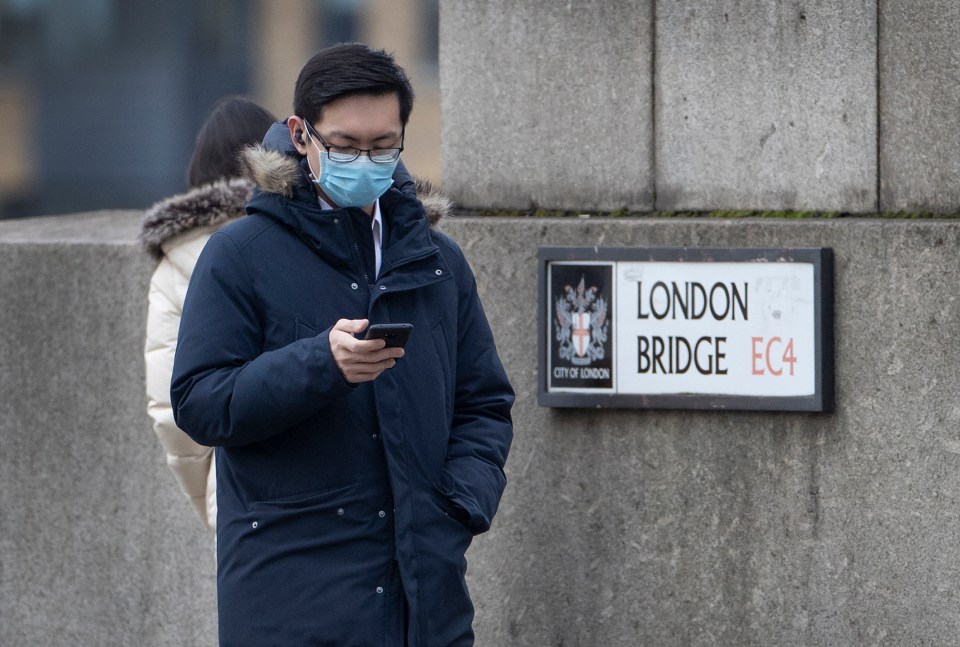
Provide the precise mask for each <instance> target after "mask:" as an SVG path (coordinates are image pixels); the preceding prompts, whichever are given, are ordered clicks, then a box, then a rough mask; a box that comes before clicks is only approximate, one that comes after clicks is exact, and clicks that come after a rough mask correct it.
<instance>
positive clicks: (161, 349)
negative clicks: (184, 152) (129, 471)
mask: <svg viewBox="0 0 960 647" xmlns="http://www.w3.org/2000/svg"><path fill="white" fill-rule="evenodd" d="M186 281H187V277H185V276H183V274H182V273H181V272H178V271H177V270H176V269H175V268H174V266H173V264H172V263H170V262H169V261H168V260H166V259H164V260H162V261H160V264H159V265H158V266H157V269H156V270H155V271H154V273H153V276H152V278H151V279H150V291H149V295H148V306H147V333H146V342H145V344H144V360H145V368H146V390H147V413H148V414H149V415H150V417H151V418H152V419H153V430H154V432H155V433H156V435H157V438H158V439H159V440H160V444H161V445H162V446H163V449H164V451H165V452H166V455H167V465H168V466H169V467H170V469H171V470H172V471H173V473H174V475H175V476H176V478H177V481H178V482H179V484H180V489H181V490H182V491H183V493H184V494H185V495H186V496H187V498H188V499H190V502H191V503H192V504H193V507H194V509H195V510H196V512H197V515H198V516H199V517H200V520H201V521H203V523H204V524H205V525H206V526H207V527H208V528H213V527H214V525H213V524H214V523H215V520H214V519H211V518H210V517H209V516H208V513H207V491H208V483H207V481H208V478H209V475H210V467H211V463H212V459H213V449H212V448H210V447H204V446H202V445H199V444H197V443H196V442H194V441H193V440H191V439H190V437H189V436H187V435H186V434H185V433H183V431H181V430H180V429H179V428H178V427H177V425H176V424H175V423H174V420H173V411H172V409H171V407H170V373H171V371H172V369H173V356H174V353H175V351H176V347H177V329H178V327H179V324H180V310H181V307H182V301H181V298H180V297H179V296H178V295H179V294H182V293H183V288H185V285H186Z"/></svg>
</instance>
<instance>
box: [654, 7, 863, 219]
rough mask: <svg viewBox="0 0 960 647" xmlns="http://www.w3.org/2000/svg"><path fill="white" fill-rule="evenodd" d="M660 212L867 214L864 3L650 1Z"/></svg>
mask: <svg viewBox="0 0 960 647" xmlns="http://www.w3.org/2000/svg"><path fill="white" fill-rule="evenodd" d="M656 15H657V22H656V30H657V41H656V47H657V51H656V79H657V82H656V97H657V98H656V123H657V130H656V141H657V180H656V183H657V208H659V209H798V210H807V209H814V210H815V209H821V210H834V211H868V210H871V209H874V208H875V205H876V189H877V174H876V168H877V162H876V159H877V155H876V147H877V129H876V124H877V120H876V115H877V110H876V39H877V35H876V9H875V7H874V3H872V2H846V1H844V0H817V1H815V2H802V3H797V2H747V3H745V2H731V1H729V0H726V1H723V2H716V1H715V0H697V1H694V2H689V1H687V0H666V1H664V0H661V1H659V2H657V3H656Z"/></svg>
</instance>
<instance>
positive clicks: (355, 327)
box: [330, 319, 403, 384]
mask: <svg viewBox="0 0 960 647" xmlns="http://www.w3.org/2000/svg"><path fill="white" fill-rule="evenodd" d="M369 323H370V322H369V321H368V320H367V319H341V320H339V321H338V322H337V323H336V324H334V326H333V328H331V329H330V352H331V353H333V359H334V361H336V363H337V368H339V369H340V372H341V373H343V377H344V379H346V380H347V382H349V383H351V384H357V383H359V382H369V381H371V380H375V379H376V378H377V377H378V376H379V375H380V374H381V373H383V372H384V371H385V370H387V369H388V368H393V366H394V364H396V363H397V360H398V359H399V358H401V357H403V349H402V348H384V346H385V345H386V343H387V342H385V341H384V340H382V339H370V340H365V339H357V338H356V337H354V335H355V334H357V333H361V332H363V331H364V330H366V329H367V325H368V324H369Z"/></svg>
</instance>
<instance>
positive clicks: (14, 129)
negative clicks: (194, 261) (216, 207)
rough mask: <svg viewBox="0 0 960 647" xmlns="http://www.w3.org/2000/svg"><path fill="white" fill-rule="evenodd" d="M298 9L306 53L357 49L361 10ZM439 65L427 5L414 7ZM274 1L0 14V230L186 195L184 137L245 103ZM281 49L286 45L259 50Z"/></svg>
mask: <svg viewBox="0 0 960 647" xmlns="http://www.w3.org/2000/svg"><path fill="white" fill-rule="evenodd" d="M287 1H289V2H304V3H309V4H308V6H309V9H310V10H309V11H308V12H307V15H309V16H310V18H309V20H310V23H311V24H310V25H309V29H310V31H311V32H312V38H314V39H315V40H316V45H317V47H318V48H319V47H322V46H326V45H329V44H332V43H335V42H340V41H354V40H361V39H362V38H363V37H364V29H363V27H364V25H363V22H362V21H363V19H364V13H365V10H366V9H367V7H368V1H369V0H287ZM416 5H417V9H416V10H417V11H418V12H420V13H421V17H420V19H421V21H422V24H423V27H424V29H425V30H426V31H425V32H424V33H425V37H424V38H421V39H418V42H417V47H418V49H419V50H420V51H419V52H418V54H419V55H420V56H421V57H423V58H424V60H429V61H432V62H433V63H431V65H436V63H435V62H436V60H437V38H436V34H437V14H438V8H437V5H438V0H416ZM281 10H282V3H278V2H273V0H0V142H2V144H0V218H13V217H22V216H37V215H49V214H58V213H78V212H82V211H91V210H99V209H143V208H145V207H148V206H149V205H151V204H152V203H153V202H155V201H157V200H159V199H161V198H163V197H166V196H169V195H171V194H174V193H179V192H182V191H184V190H185V189H186V165H187V163H188V161H189V158H190V153H191V151H192V149H193V142H194V137H195V135H196V132H197V130H198V129H199V127H200V125H201V123H202V122H203V120H204V119H205V118H206V116H207V114H208V113H209V110H210V108H211V107H212V106H213V104H214V103H215V102H216V101H217V99H219V98H220V97H222V96H224V95H227V94H248V95H249V94H252V92H253V90H254V88H253V79H252V77H251V74H252V72H251V70H252V65H251V57H252V56H254V55H256V50H255V47H256V44H255V43H254V41H255V37H256V36H258V35H259V34H260V33H261V32H260V31H258V29H259V27H260V26H259V25H258V24H257V20H258V15H259V13H260V12H261V11H281ZM270 46H271V47H283V46H284V43H271V44H270Z"/></svg>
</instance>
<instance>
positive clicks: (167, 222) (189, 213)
mask: <svg viewBox="0 0 960 647" xmlns="http://www.w3.org/2000/svg"><path fill="white" fill-rule="evenodd" d="M251 193H253V183H252V182H251V181H250V180H247V179H245V178H233V179H231V180H219V181H217V182H212V183H210V184H204V185H203V186H198V187H196V188H195V189H191V190H190V191H187V192H186V193H181V194H179V195H175V196H172V197H169V198H166V199H165V200H161V201H160V202H157V203H156V204H154V205H153V206H152V207H150V208H149V209H148V210H147V211H146V213H145V214H144V215H143V220H142V221H141V224H140V245H141V247H142V248H143V250H144V251H145V252H147V253H148V254H150V256H152V257H153V258H155V259H158V260H159V259H160V258H162V257H163V244H164V243H165V242H167V241H168V240H170V239H171V238H173V237H174V236H178V235H180V234H182V233H185V232H187V231H190V230H191V229H196V228H197V227H212V226H217V225H223V224H225V223H226V222H228V221H230V220H233V219H234V218H239V217H240V216H242V215H244V213H245V210H246V207H247V200H249V199H250V195H251Z"/></svg>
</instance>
